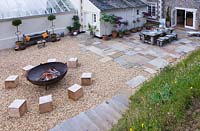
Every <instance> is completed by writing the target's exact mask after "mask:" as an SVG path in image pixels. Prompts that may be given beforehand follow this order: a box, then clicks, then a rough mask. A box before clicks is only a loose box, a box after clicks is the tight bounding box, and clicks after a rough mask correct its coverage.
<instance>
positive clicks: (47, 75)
mask: <svg viewBox="0 0 200 131" xmlns="http://www.w3.org/2000/svg"><path fill="white" fill-rule="evenodd" d="M58 76H60V72H59V71H57V70H56V69H55V68H49V69H48V70H47V71H45V72H44V73H43V74H42V76H41V77H40V79H39V80H41V81H48V80H51V79H54V78H57V77H58Z"/></svg>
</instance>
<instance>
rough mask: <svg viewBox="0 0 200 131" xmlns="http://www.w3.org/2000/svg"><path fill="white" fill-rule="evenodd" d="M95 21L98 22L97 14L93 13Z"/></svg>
mask: <svg viewBox="0 0 200 131" xmlns="http://www.w3.org/2000/svg"><path fill="white" fill-rule="evenodd" d="M93 22H94V23H96V22H97V15H96V14H93Z"/></svg>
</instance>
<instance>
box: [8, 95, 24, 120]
mask: <svg viewBox="0 0 200 131" xmlns="http://www.w3.org/2000/svg"><path fill="white" fill-rule="evenodd" d="M27 111H28V109H27V104H26V100H23V99H16V100H14V101H13V102H12V103H11V104H10V105H9V107H8V113H9V115H10V116H11V117H21V116H23V115H24V114H25V113H26V112H27Z"/></svg>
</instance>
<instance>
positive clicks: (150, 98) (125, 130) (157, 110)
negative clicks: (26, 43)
mask: <svg viewBox="0 0 200 131" xmlns="http://www.w3.org/2000/svg"><path fill="white" fill-rule="evenodd" d="M197 97H200V50H197V51H195V52H193V53H191V54H190V55H189V56H188V57H187V58H186V59H184V60H182V61H181V62H179V63H178V64H177V65H175V66H173V67H167V68H165V69H164V70H163V71H162V72H161V73H160V74H158V75H157V76H155V77H154V78H153V79H152V80H150V81H148V82H146V83H144V84H143V85H142V86H141V88H140V90H139V91H137V92H136V93H135V94H134V95H133V96H131V98H130V99H131V104H130V109H129V110H128V111H127V112H126V113H125V114H124V116H123V118H122V119H121V120H119V122H118V124H117V125H115V126H114V127H113V128H112V129H111V130H112V131H129V130H130V131H173V130H174V128H175V127H176V124H178V123H179V122H181V120H182V119H184V117H185V110H186V109H187V108H188V107H189V105H190V104H191V101H192V99H193V98H197Z"/></svg>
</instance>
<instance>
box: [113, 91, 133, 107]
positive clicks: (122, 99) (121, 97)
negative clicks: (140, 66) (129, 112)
mask: <svg viewBox="0 0 200 131" xmlns="http://www.w3.org/2000/svg"><path fill="white" fill-rule="evenodd" d="M112 100H113V101H116V102H120V103H122V104H123V105H124V106H126V107H127V108H128V107H129V101H130V100H129V98H128V97H127V96H125V95H122V94H119V95H116V96H114V97H113V98H112Z"/></svg>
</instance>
